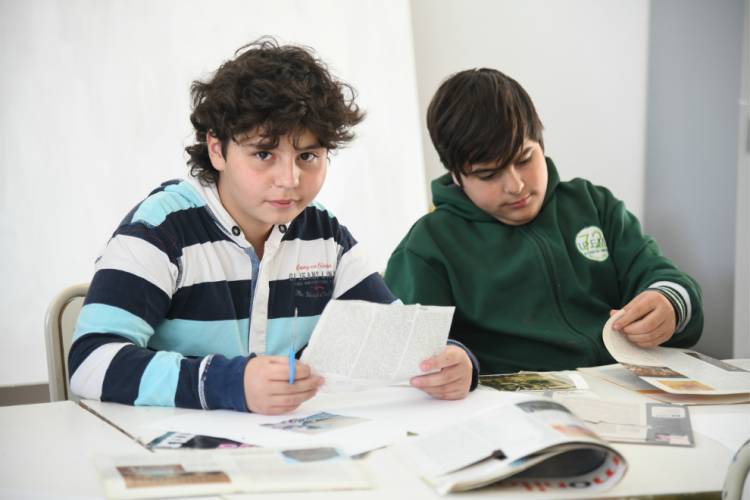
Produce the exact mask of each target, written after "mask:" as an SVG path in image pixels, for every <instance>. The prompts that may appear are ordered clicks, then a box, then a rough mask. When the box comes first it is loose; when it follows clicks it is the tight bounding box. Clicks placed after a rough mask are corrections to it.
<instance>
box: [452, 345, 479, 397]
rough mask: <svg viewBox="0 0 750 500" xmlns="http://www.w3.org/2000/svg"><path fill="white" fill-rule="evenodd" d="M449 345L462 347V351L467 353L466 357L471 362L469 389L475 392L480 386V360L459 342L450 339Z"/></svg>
mask: <svg viewBox="0 0 750 500" xmlns="http://www.w3.org/2000/svg"><path fill="white" fill-rule="evenodd" d="M448 345H455V346H458V347H460V348H461V349H463V350H464V352H466V355H467V356H469V359H470V360H471V386H470V387H469V391H473V390H474V389H476V388H477V385H479V360H478V359H477V357H476V356H474V353H473V352H471V350H470V349H469V348H468V347H466V346H465V345H463V344H462V343H461V342H459V341H458V340H453V339H448Z"/></svg>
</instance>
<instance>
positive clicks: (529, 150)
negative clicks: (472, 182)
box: [465, 145, 534, 175]
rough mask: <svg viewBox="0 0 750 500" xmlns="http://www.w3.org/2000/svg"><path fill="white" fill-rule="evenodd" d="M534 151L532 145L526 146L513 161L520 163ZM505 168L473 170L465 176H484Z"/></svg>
mask: <svg viewBox="0 0 750 500" xmlns="http://www.w3.org/2000/svg"><path fill="white" fill-rule="evenodd" d="M533 149H534V146H531V145H529V146H525V147H524V148H522V149H521V152H520V153H518V154H517V155H516V156H515V158H514V159H513V161H518V159H520V158H522V157H524V156H526V155H527V154H529V153H530V152H531V151H532V150H533ZM503 168H505V165H503V166H502V167H497V166H495V167H490V168H480V169H476V170H475V169H473V168H472V170H471V172H469V173H467V174H465V175H477V174H484V173H487V172H499V171H500V170H502V169H503Z"/></svg>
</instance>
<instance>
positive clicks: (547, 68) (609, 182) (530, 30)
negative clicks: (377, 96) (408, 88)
mask: <svg viewBox="0 0 750 500" xmlns="http://www.w3.org/2000/svg"><path fill="white" fill-rule="evenodd" d="M411 5H412V22H413V26H414V48H415V52H416V61H417V83H418V93H419V103H420V120H421V121H422V124H424V116H425V113H426V109H427V105H428V103H429V100H430V99H431V97H432V95H433V94H434V92H435V90H436V89H437V87H438V85H439V84H440V82H441V81H442V80H443V79H445V78H446V77H447V76H448V75H449V74H451V73H454V72H456V71H460V70H464V69H468V68H473V67H482V66H484V67H492V68H496V69H499V70H500V71H502V72H504V73H506V74H508V75H509V76H511V77H512V78H514V79H516V80H517V81H518V82H519V83H520V84H521V85H522V86H523V87H524V88H525V89H526V91H527V92H528V93H529V95H530V96H531V98H532V100H533V101H534V104H535V105H536V108H537V112H538V113H539V115H540V118H541V119H542V123H543V124H544V126H545V133H544V142H545V152H546V153H547V155H548V156H550V157H552V159H553V160H554V161H555V164H556V165H557V167H558V169H559V170H560V176H561V178H562V179H563V180H565V179H569V178H572V177H584V178H587V179H589V180H591V181H592V182H594V183H597V184H602V185H605V186H608V187H610V188H611V189H612V190H613V192H614V194H615V195H616V196H618V197H619V198H620V199H622V200H623V201H624V202H625V204H626V206H627V207H628V208H629V209H630V210H631V211H632V212H633V213H635V214H636V215H637V216H641V215H642V213H643V175H644V141H645V120H646V78H647V74H646V67H647V52H648V47H647V44H648V14H649V2H648V0H567V1H559V0H526V1H516V0H472V1H465V0H412V2H411ZM423 144H424V152H425V153H424V154H425V161H426V163H427V174H428V175H427V176H428V179H433V178H435V177H437V176H438V175H441V174H442V173H444V171H445V170H444V168H443V167H442V165H441V164H440V161H439V159H438V157H437V154H436V153H435V152H434V149H433V147H432V144H431V142H430V139H429V136H428V135H427V131H426V127H423Z"/></svg>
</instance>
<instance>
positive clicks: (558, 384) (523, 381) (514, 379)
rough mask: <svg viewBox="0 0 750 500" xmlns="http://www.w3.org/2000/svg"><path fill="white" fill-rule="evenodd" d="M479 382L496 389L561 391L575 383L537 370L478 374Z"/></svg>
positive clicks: (572, 387) (573, 386)
mask: <svg viewBox="0 0 750 500" xmlns="http://www.w3.org/2000/svg"><path fill="white" fill-rule="evenodd" d="M479 383H480V384H482V385H485V386H487V387H492V388H493V389H496V390H498V391H561V390H570V389H575V388H576V386H575V384H572V383H571V382H569V381H567V380H564V379H563V378H561V377H559V376H555V375H552V374H549V373H539V372H519V373H504V374H499V375H480V376H479Z"/></svg>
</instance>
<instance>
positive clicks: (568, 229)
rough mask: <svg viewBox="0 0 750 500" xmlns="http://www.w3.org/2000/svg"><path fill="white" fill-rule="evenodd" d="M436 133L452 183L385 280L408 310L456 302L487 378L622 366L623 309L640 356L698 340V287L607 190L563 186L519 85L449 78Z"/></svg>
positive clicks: (436, 113) (437, 186)
mask: <svg viewBox="0 0 750 500" xmlns="http://www.w3.org/2000/svg"><path fill="white" fill-rule="evenodd" d="M427 127H428V129H429V132H430V137H431V139H432V142H433V144H434V146H435V149H436V150H437V152H438V155H439V157H440V161H441V162H442V163H443V165H444V166H445V167H446V168H447V169H448V173H447V174H446V175H443V176H442V177H439V178H438V179H436V180H434V181H433V182H432V195H433V202H434V205H435V210H434V211H433V212H432V213H430V214H428V215H425V216H424V217H422V218H421V219H420V220H418V221H417V222H416V223H415V224H414V226H412V228H411V230H410V231H409V233H408V234H407V235H406V237H405V238H404V239H403V241H401V243H400V244H399V246H398V247H397V248H396V250H395V251H394V252H393V254H392V255H391V258H390V260H389V262H388V268H387V271H386V273H385V280H386V283H387V284H388V285H389V286H390V288H391V290H392V291H393V293H394V294H395V295H396V296H397V297H399V298H401V299H402V300H403V301H404V302H405V303H413V302H418V303H421V304H434V305H455V307H456V312H455V315H454V317H453V324H452V326H451V338H454V339H457V340H460V341H461V342H463V343H464V344H465V345H466V346H467V347H469V348H470V349H472V350H473V352H474V353H475V354H476V355H477V357H478V358H479V361H480V362H481V365H482V372H483V373H507V372H515V371H518V370H561V369H573V368H577V367H581V366H592V365H600V364H606V363H613V362H614V360H613V359H612V357H611V356H610V355H609V353H608V352H607V349H606V348H605V347H604V343H603V341H602V336H601V332H602V327H603V325H604V323H605V322H606V321H607V319H608V318H609V316H610V315H611V314H614V313H615V312H616V311H617V310H621V311H622V312H621V315H620V317H619V319H617V320H616V321H615V324H614V327H615V329H617V330H620V331H622V333H623V334H624V335H626V336H627V337H628V339H630V340H631V341H632V342H633V343H635V344H637V345H640V346H642V347H652V346H657V345H666V346H679V347H686V346H690V345H693V344H695V343H696V342H697V340H698V338H699V337H700V334H701V330H702V328H703V313H702V310H701V293H700V288H699V287H698V284H697V283H696V282H695V281H694V280H693V279H692V278H690V277H689V276H687V275H686V274H685V273H682V272H680V271H679V270H678V269H677V267H676V266H675V265H674V264H673V263H672V262H670V261H669V260H668V259H667V258H666V257H664V256H663V255H662V254H661V252H660V251H659V248H658V247H657V245H656V242H654V240H653V239H651V238H650V237H649V236H647V235H644V234H643V233H642V232H641V228H640V224H639V223H638V220H637V219H636V218H635V217H634V216H633V215H632V214H631V213H630V212H628V211H627V210H626V209H625V207H624V205H623V204H622V202H621V201H619V200H617V199H616V198H615V197H614V196H612V194H611V193H610V192H609V191H608V190H607V189H606V188H603V187H599V186H594V185H593V184H591V183H590V182H588V181H586V180H583V179H574V180H572V181H568V182H561V181H560V178H559V176H558V173H557V169H556V168H555V165H554V164H553V163H552V160H551V159H549V158H546V157H545V155H544V143H543V139H542V123H541V121H540V119H539V117H538V116H537V113H536V110H535V108H534V104H533V103H532V101H531V98H529V96H528V94H527V93H526V91H524V89H523V88H522V87H521V86H520V85H519V84H518V83H517V82H516V81H515V80H513V79H512V78H509V77H508V76H506V75H504V74H503V73H501V72H499V71H497V70H493V69H486V68H482V69H476V70H467V71H462V72H460V73H457V74H455V75H453V76H451V77H450V78H448V79H447V80H446V81H445V82H443V83H442V85H441V86H440V87H439V89H438V90H437V92H436V93H435V96H434V97H433V98H432V101H431V103H430V105H429V108H428V111H427Z"/></svg>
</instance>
